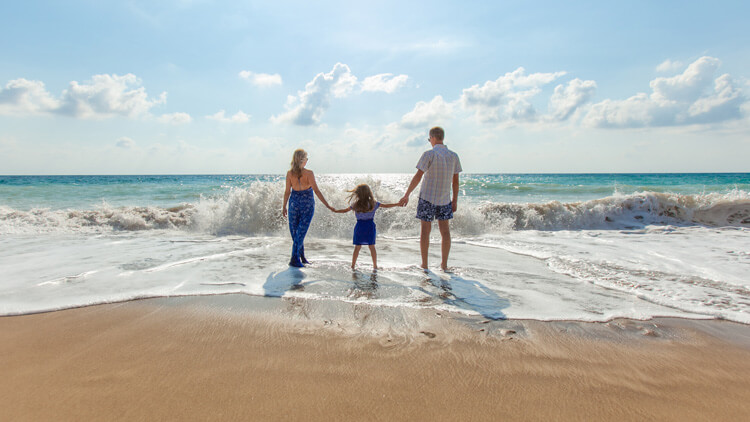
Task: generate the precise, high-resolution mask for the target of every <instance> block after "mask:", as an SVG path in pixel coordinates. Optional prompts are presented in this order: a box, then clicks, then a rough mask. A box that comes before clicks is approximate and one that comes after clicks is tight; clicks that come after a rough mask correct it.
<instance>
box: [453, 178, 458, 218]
mask: <svg viewBox="0 0 750 422" xmlns="http://www.w3.org/2000/svg"><path fill="white" fill-rule="evenodd" d="M451 208H453V212H456V210H457V209H458V173H454V174H453V200H451Z"/></svg>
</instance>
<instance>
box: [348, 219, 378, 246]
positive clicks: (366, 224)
mask: <svg viewBox="0 0 750 422" xmlns="http://www.w3.org/2000/svg"><path fill="white" fill-rule="evenodd" d="M375 234H376V233H375V222H374V221H373V220H357V224H356V225H355V226H354V242H353V243H354V244H355V245H374V244H375Z"/></svg>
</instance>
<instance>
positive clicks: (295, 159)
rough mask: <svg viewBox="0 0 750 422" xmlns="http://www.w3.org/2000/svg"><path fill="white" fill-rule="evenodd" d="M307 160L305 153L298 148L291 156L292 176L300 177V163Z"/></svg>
mask: <svg viewBox="0 0 750 422" xmlns="http://www.w3.org/2000/svg"><path fill="white" fill-rule="evenodd" d="M305 158H307V152H305V150H304V149H302V148H300V149H298V150H296V151H294V154H293V155H292V170H291V172H292V176H297V177H302V162H304V161H305Z"/></svg>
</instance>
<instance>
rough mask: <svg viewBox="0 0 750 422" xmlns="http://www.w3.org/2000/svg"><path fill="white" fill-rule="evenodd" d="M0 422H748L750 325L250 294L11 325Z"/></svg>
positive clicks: (3, 330) (94, 310)
mask: <svg viewBox="0 0 750 422" xmlns="http://www.w3.org/2000/svg"><path fill="white" fill-rule="evenodd" d="M0 374H2V377H1V378H0V409H2V410H0V412H2V416H1V417H0V419H2V420H9V421H11V420H12V421H20V420H33V421H38V420H432V421H435V420H493V421H496V420H618V421H620V420H639V421H640V420H742V419H744V418H746V417H747V415H748V414H750V326H746V325H742V324H734V323H730V322H726V321H692V320H680V319H655V320H652V321H631V320H616V321H611V322H608V323H582V322H540V321H486V320H483V319H481V318H471V317H465V316H460V315H449V314H445V313H437V312H434V311H426V310H408V309H406V310H405V309H395V308H393V309H389V308H374V307H372V306H369V305H360V304H348V305H347V304H341V303H337V304H334V303H326V302H324V301H307V300H300V299H296V300H288V299H270V298H257V297H249V296H241V295H236V296H227V297H220V296H216V297H202V298H174V299H153V300H142V301H134V302H128V303H123V304H112V305H102V306H93V307H88V308H81V309H73V310H66V311H59V312H52V313H45V314H37V315H26V316H14V317H3V318H0Z"/></svg>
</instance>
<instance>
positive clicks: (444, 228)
mask: <svg viewBox="0 0 750 422" xmlns="http://www.w3.org/2000/svg"><path fill="white" fill-rule="evenodd" d="M438 228H439V229H440V237H441V238H442V242H441V244H440V250H441V252H442V254H443V256H442V258H443V261H442V262H441V263H440V268H442V269H443V271H447V270H448V254H449V253H450V251H451V227H450V220H438Z"/></svg>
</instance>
